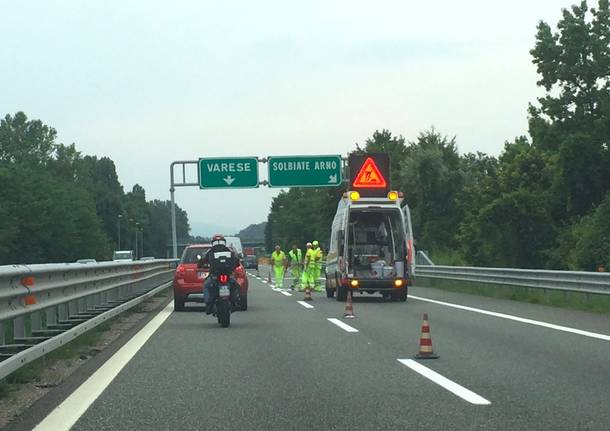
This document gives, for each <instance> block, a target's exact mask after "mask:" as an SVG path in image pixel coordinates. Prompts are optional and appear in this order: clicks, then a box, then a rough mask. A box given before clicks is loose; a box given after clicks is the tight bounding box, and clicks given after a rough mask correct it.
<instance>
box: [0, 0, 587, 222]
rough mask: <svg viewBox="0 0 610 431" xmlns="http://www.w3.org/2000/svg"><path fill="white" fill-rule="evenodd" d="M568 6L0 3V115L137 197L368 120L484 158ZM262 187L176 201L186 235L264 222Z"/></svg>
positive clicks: (511, 119)
mask: <svg viewBox="0 0 610 431" xmlns="http://www.w3.org/2000/svg"><path fill="white" fill-rule="evenodd" d="M574 2H575V0H571V1H563V0H536V1H532V0H512V1H503V2H496V1H493V2H492V1H489V0H462V1H460V2H456V1H454V0H437V1H435V2H423V1H417V2H415V1H410V0H401V1H381V0H380V1H377V2H373V1H356V0H350V1H329V0H325V1H317V0H309V1H306V2H298V4H294V3H296V2H288V1H285V0H284V1H264V0H258V1H245V0H244V1H223V2H220V1H200V0H192V1H172V2H168V1H164V2H158V1H151V0H147V1H128V0H120V1H108V0H104V1H77V0H74V1H51V0H46V1H38V2H29V1H28V2H18V1H13V0H0V10H1V11H2V12H1V17H0V23H1V24H0V40H1V41H2V43H0V59H1V63H0V64H1V65H2V67H0V114H1V115H5V114H6V113H14V112H16V111H19V110H22V111H24V112H25V113H26V114H27V115H28V116H29V117H30V118H37V119H41V120H42V121H43V122H45V123H46V124H49V125H51V126H53V127H55V128H56V129H57V130H58V133H59V140H60V141H61V142H63V143H65V144H69V143H72V142H74V143H76V145H77V148H78V149H79V150H80V151H82V152H83V153H86V154H95V155H98V156H108V157H110V158H112V159H113V160H114V162H115V163H116V166H117V171H118V175H119V179H120V181H121V183H122V184H123V185H124V187H125V189H126V190H129V189H131V187H132V186H133V185H134V184H135V183H138V184H140V185H142V186H143V187H144V188H145V189H146V192H147V198H148V199H154V198H158V199H169V191H168V189H169V164H170V163H171V162H172V161H174V160H196V159H198V158H199V157H205V156H225V155H226V156H229V155H231V156H242V155H243V156H251V155H258V156H267V155H282V154H346V153H347V152H348V151H350V150H351V149H352V148H353V147H354V143H356V142H358V143H362V142H363V141H364V140H365V139H366V138H367V137H369V136H371V135H372V133H373V132H374V131H375V130H376V129H383V128H386V129H389V130H390V131H391V132H392V133H394V134H402V135H403V136H405V137H406V138H407V139H414V138H415V137H416V136H417V134H418V132H420V131H422V130H425V129H427V128H429V127H430V126H435V127H436V128H437V129H438V130H439V131H440V132H442V133H444V134H447V135H450V136H453V135H455V136H456V137H457V143H458V147H459V150H460V152H462V153H465V152H471V151H483V152H487V153H490V154H494V155H497V154H499V153H500V151H501V149H502V147H503V144H504V141H506V140H510V139H512V138H514V137H515V136H517V135H522V134H525V133H526V131H527V117H526V109H527V104H528V102H530V101H534V100H535V98H536V97H537V96H538V95H540V90H539V89H537V87H536V84H535V83H536V80H537V76H536V71H535V67H534V66H533V65H532V63H531V58H530V55H529V52H528V51H529V49H530V48H532V47H533V44H534V34H535V31H536V24H537V22H538V21H539V20H541V19H543V20H545V21H547V22H550V23H551V24H553V25H554V24H555V23H556V22H557V20H558V19H559V17H560V14H561V8H563V7H568V6H570V5H571V4H573V3H574ZM589 3H590V5H593V3H592V2H589ZM277 192H278V190H276V189H273V190H271V189H266V188H260V189H258V190H251V189H249V190H242V191H231V192H217V191H200V190H199V189H197V188H190V189H180V190H178V191H177V193H176V200H177V203H178V204H179V205H180V206H182V207H183V208H185V209H186V210H187V211H188V213H189V216H190V219H191V224H192V225H193V226H194V227H195V229H194V232H193V233H210V232H205V230H206V229H205V227H204V225H216V226H222V227H223V228H224V229H225V230H226V231H227V232H230V231H233V230H238V229H240V228H242V227H245V226H247V225H248V224H250V223H258V222H261V221H263V220H265V219H266V217H267V214H268V211H269V206H270V203H271V198H272V196H274V195H275V194H277ZM210 201H213V202H214V204H212V205H210ZM219 202H220V203H222V204H225V205H227V208H226V209H219V208H218V207H219V205H218V203H219ZM229 206H230V208H229ZM216 226H215V227H212V228H209V229H207V230H216V229H220V228H219V227H216Z"/></svg>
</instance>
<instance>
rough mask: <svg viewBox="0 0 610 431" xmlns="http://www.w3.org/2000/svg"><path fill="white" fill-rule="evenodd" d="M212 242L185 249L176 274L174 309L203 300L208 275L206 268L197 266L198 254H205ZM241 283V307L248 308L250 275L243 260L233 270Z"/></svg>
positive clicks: (181, 309) (179, 309)
mask: <svg viewBox="0 0 610 431" xmlns="http://www.w3.org/2000/svg"><path fill="white" fill-rule="evenodd" d="M211 247H212V245H211V244H194V245H189V246H188V247H187V248H186V249H184V253H182V258H181V259H180V263H179V264H178V267H177V268H176V273H175V274H174V310H176V311H184V303H185V302H203V281H204V280H205V278H206V277H207V276H208V271H207V270H206V269H205V268H197V261H198V260H199V259H198V257H197V256H205V254H206V253H207V252H208V250H209V249H210V248H211ZM233 277H235V280H237V284H239V295H240V299H241V301H240V302H241V306H242V307H241V309H242V310H247V309H248V277H247V276H246V271H245V270H244V267H243V265H242V264H241V262H240V263H239V267H238V268H236V269H235V271H233Z"/></svg>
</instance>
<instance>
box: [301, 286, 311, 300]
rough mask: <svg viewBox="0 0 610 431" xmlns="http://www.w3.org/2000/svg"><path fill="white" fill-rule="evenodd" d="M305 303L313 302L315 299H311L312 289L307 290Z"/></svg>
mask: <svg viewBox="0 0 610 431" xmlns="http://www.w3.org/2000/svg"><path fill="white" fill-rule="evenodd" d="M303 300H304V301H313V298H312V297H311V289H310V288H309V287H307V288H305V298H303Z"/></svg>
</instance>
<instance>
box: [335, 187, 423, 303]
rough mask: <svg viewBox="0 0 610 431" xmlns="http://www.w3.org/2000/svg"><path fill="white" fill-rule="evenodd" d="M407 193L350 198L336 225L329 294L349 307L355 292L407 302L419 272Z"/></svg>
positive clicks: (340, 209) (345, 197)
mask: <svg viewBox="0 0 610 431" xmlns="http://www.w3.org/2000/svg"><path fill="white" fill-rule="evenodd" d="M402 202H403V199H402V193H398V192H390V193H388V196H387V197H384V198H380V197H360V195H359V193H358V192H353V191H352V192H347V193H345V194H344V195H343V198H342V199H341V200H340V201H339V205H338V206H337V212H336V214H335V218H334V220H333V224H332V231H331V238H330V246H329V250H328V257H327V265H326V293H327V296H328V297H329V298H332V297H333V296H335V294H336V298H337V300H338V301H345V300H346V299H347V294H348V291H349V290H352V292H359V293H364V292H367V293H371V294H372V293H375V292H379V293H381V294H382V295H383V297H384V298H391V299H392V300H396V301H398V300H400V301H406V300H407V290H408V286H409V285H410V284H411V278H412V275H413V271H414V260H413V256H414V249H413V231H412V227H411V215H410V212H409V207H408V206H407V205H406V204H405V205H404V206H401V204H402Z"/></svg>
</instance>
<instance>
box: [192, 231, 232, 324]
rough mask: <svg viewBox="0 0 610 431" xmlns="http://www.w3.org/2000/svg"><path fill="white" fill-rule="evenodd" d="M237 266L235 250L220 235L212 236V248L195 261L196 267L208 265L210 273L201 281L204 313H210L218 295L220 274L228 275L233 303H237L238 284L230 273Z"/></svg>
mask: <svg viewBox="0 0 610 431" xmlns="http://www.w3.org/2000/svg"><path fill="white" fill-rule="evenodd" d="M238 266H239V258H238V257H237V255H236V254H235V252H234V251H233V250H232V249H230V248H229V247H227V241H226V240H225V237H224V236H222V235H214V236H213V237H212V248H210V250H208V252H207V253H206V254H205V256H203V257H202V258H201V259H199V261H198V262H197V267H198V268H202V267H209V268H210V275H208V277H207V278H206V279H205V281H204V282H203V300H204V302H205V303H206V307H205V312H206V314H212V313H213V311H214V304H215V302H216V297H217V296H218V282H217V277H218V276H219V275H220V274H227V275H229V276H230V277H229V285H230V287H231V294H232V295H233V297H232V299H233V301H234V303H236V304H237V303H239V285H238V284H237V281H235V278H233V276H232V274H233V271H234V270H235V268H237V267H238Z"/></svg>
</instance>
